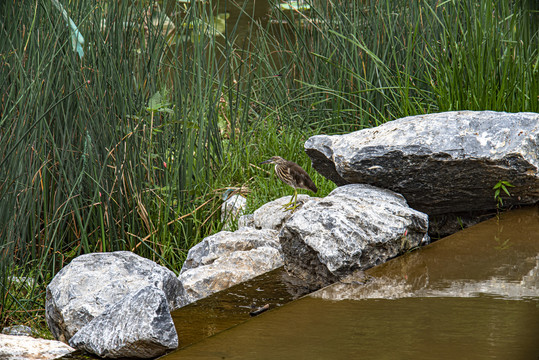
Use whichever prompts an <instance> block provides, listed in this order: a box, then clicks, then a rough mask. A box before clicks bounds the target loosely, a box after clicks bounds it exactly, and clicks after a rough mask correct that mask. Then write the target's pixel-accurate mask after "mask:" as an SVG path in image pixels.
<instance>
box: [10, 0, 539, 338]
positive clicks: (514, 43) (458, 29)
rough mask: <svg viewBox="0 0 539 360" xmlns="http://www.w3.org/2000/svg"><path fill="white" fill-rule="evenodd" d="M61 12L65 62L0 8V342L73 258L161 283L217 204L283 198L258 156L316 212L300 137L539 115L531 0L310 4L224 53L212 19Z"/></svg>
mask: <svg viewBox="0 0 539 360" xmlns="http://www.w3.org/2000/svg"><path fill="white" fill-rule="evenodd" d="M63 3H64V5H65V6H66V9H67V11H68V13H69V16H70V17H71V18H72V19H73V21H74V23H75V24H77V26H78V27H79V29H80V32H81V34H83V35H84V38H85V44H84V46H83V49H84V56H83V57H82V58H81V57H79V55H78V54H77V52H75V51H74V49H73V44H72V32H71V30H70V27H69V26H66V19H65V18H64V17H63V16H62V14H61V12H59V11H58V9H57V8H56V7H55V6H54V5H53V4H52V2H47V1H41V2H35V1H29V0H22V1H18V0H17V1H15V0H7V1H5V2H3V3H2V4H1V5H0V19H1V23H2V28H1V32H0V98H1V102H0V204H1V206H0V310H1V311H0V314H1V315H0V327H2V326H6V325H9V324H11V323H30V324H33V325H38V327H39V325H40V324H41V325H42V324H43V323H42V322H43V318H44V298H45V296H44V291H45V286H46V285H47V283H48V282H49V281H50V280H51V279H52V277H53V276H54V274H55V273H56V272H58V271H59V270H60V269H61V268H62V266H64V265H65V264H67V263H68V262H69V261H70V260H71V259H73V258H74V257H76V256H78V255H80V254H84V253H89V252H95V251H116V250H128V251H133V252H135V253H137V254H140V255H142V256H144V257H148V258H151V259H153V260H155V261H157V262H158V263H160V264H162V265H164V266H167V267H169V268H171V269H173V270H175V271H178V270H179V269H180V268H181V265H182V261H183V259H184V258H185V256H186V254H187V251H188V250H189V248H190V247H191V246H193V245H194V244H196V243H197V242H198V241H200V240H201V239H202V238H203V237H205V236H207V235H209V234H212V233H215V232H217V231H219V230H220V228H221V226H222V224H221V223H220V220H219V218H220V217H219V207H220V204H221V203H222V196H223V194H224V193H225V191H226V190H227V189H228V188H231V187H236V188H242V189H241V191H242V192H243V193H244V194H246V196H247V198H248V204H249V209H250V210H252V209H255V208H257V207H259V206H260V205H261V204H263V203H265V202H267V201H269V200H272V199H274V198H277V197H280V196H283V195H287V194H291V189H290V188H287V187H286V185H283V184H281V183H280V182H279V181H278V180H276V179H275V177H274V176H273V177H271V176H272V175H271V169H270V168H269V167H268V168H265V169H261V168H260V167H258V166H257V164H258V162H260V161H262V160H265V159H267V158H269V157H270V156H272V155H280V156H282V157H284V158H287V159H289V160H294V161H296V162H298V163H299V164H300V165H302V166H303V167H304V168H305V169H307V170H308V172H309V173H310V174H311V175H312V176H313V178H314V181H315V183H316V184H317V185H318V187H319V189H320V191H319V194H318V195H320V196H324V195H325V194H327V193H328V192H329V191H331V189H332V188H333V185H332V183H330V182H328V181H327V180H325V179H324V178H322V177H321V176H320V175H318V174H315V173H314V171H312V170H311V168H310V163H309V160H308V158H307V157H306V156H305V155H304V154H303V151H302V147H303V143H304V141H305V140H306V139H307V138H308V137H309V136H311V135H314V134H317V133H342V132H348V131H353V130H358V129H362V128H365V127H370V126H375V125H377V124H380V123H383V122H385V121H389V120H392V119H396V118H399V117H403V116H407V115H414V114H422V113H429V112H439V111H448V110H460V109H470V110H486V109H489V110H497V111H510V112H518V111H533V112H538V111H539V98H538V96H539V76H538V73H539V56H538V48H539V40H538V36H539V34H538V31H537V28H536V27H534V24H537V23H539V21H538V20H539V19H538V15H537V12H536V10H537V9H535V11H534V9H531V8H530V7H532V6H535V5H533V4H534V2H533V1H529V3H527V2H521V1H493V0H480V1H466V0H464V1H451V0H448V1H434V0H433V1H413V2H409V1H404V0H403V1H389V0H387V1H384V0H372V1H367V2H359V1H340V0H325V1H321V2H317V1H315V2H314V3H312V8H311V9H310V10H308V11H304V12H302V13H300V12H294V11H292V12H290V11H286V12H285V11H280V10H278V8H275V7H274V8H272V9H273V10H271V12H270V14H269V15H268V16H270V18H271V19H273V21H272V23H271V24H270V25H268V26H259V25H258V23H257V22H255V21H253V22H252V23H251V25H252V26H251V30H250V33H249V34H247V35H246V34H239V33H237V27H236V23H234V22H229V24H228V25H227V27H226V29H224V36H221V35H218V34H217V30H216V28H215V27H214V26H213V24H215V23H216V21H215V20H216V19H215V15H214V11H212V9H215V4H211V3H210V4H207V3H206V4H202V3H193V4H190V5H188V6H187V7H186V8H185V9H183V5H180V4H177V3H176V2H171V4H168V5H167V4H165V5H162V8H163V9H166V13H167V14H168V15H169V16H170V17H171V19H172V20H173V21H174V23H175V25H176V28H175V30H174V31H173V32H168V31H167V29H166V28H163V25H164V24H165V22H164V21H162V20H164V17H163V14H164V13H165V11H163V12H157V8H156V7H148V2H147V1H140V2H126V1H110V2H103V1H97V0H80V1H77V2H68V1H63ZM365 3H368V5H365ZM231 4H232V2H230V4H229V5H228V6H232V5H231ZM180 7H182V9H183V10H182V9H180ZM148 9H149V10H148ZM244 16H246V17H248V16H249V14H247V13H246V14H244ZM152 19H153V20H154V21H152ZM156 19H157V20H159V19H160V20H161V21H155V20H156Z"/></svg>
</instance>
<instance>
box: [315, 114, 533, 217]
mask: <svg viewBox="0 0 539 360" xmlns="http://www.w3.org/2000/svg"><path fill="white" fill-rule="evenodd" d="M305 150H306V152H307V154H308V155H309V156H310V157H311V160H312V162H313V167H314V168H315V169H316V170H317V171H318V172H319V173H321V174H322V175H324V176H325V177H327V178H328V179H330V180H332V181H333V182H335V183H336V184H337V185H345V184H352V183H366V184H371V185H374V186H378V187H381V188H385V189H390V190H393V191H395V192H398V193H400V194H402V195H403V196H404V197H405V198H406V200H407V201H408V204H409V205H410V206H411V207H413V208H414V209H417V210H420V211H423V212H425V213H428V214H429V215H434V214H444V213H455V212H461V211H484V210H490V209H495V208H496V202H495V200H494V196H493V195H494V191H493V190H492V187H493V186H494V185H495V184H496V183H497V182H498V181H500V180H505V181H509V182H510V183H512V184H513V185H515V187H514V188H510V192H511V195H512V197H511V198H508V197H504V205H516V204H533V203H535V202H537V201H539V174H538V167H539V114H537V113H515V114H513V113H501V112H492V111H456V112H446V113H439V114H428V115H417V116H410V117H406V118H402V119H398V120H395V121H391V122H388V123H385V124H383V125H380V126H378V127H376V128H371V129H365V130H360V131H356V132H354V133H351V134H346V135H335V136H326V135H319V136H313V137H311V138H310V139H309V140H308V141H307V142H306V143H305ZM502 195H505V194H502Z"/></svg>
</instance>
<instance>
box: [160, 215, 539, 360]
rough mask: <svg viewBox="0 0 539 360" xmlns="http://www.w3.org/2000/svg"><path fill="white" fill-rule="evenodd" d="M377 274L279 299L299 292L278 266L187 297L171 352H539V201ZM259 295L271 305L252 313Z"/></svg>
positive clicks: (313, 355)
mask: <svg viewBox="0 0 539 360" xmlns="http://www.w3.org/2000/svg"><path fill="white" fill-rule="evenodd" d="M366 274H367V278H366V279H365V278H354V277H350V278H347V279H345V280H343V281H342V282H340V283H338V284H334V285H332V286H329V287H327V288H325V289H322V290H320V291H318V292H316V293H314V294H311V295H309V296H306V297H304V298H301V299H299V300H297V301H294V302H290V303H288V304H286V305H284V306H280V305H283V304H284V303H286V302H287V301H289V300H290V299H291V295H288V296H287V295H285V294H286V293H287V287H286V286H285V285H283V282H282V277H283V274H282V272H281V271H277V272H274V273H273V274H272V275H266V276H265V278H264V280H263V282H262V284H261V285H260V286H258V285H256V282H252V283H251V284H250V285H248V286H247V287H244V288H243V290H242V289H241V288H240V287H235V288H233V289H231V290H232V291H231V294H233V295H230V294H229V295H226V294H221V295H219V296H218V297H212V298H210V299H206V300H203V301H200V302H198V303H197V304H196V305H195V304H193V305H191V306H188V307H186V308H184V309H180V310H178V311H177V312H175V313H174V317H175V320H176V324H177V327H178V332H179V336H180V347H183V348H182V349H180V350H178V351H176V352H173V353H171V354H169V355H167V356H165V357H163V358H162V359H166V360H172V359H356V358H361V359H410V358H414V359H539V209H538V208H530V209H524V210H517V211H513V212H509V213H505V214H503V215H502V216H501V217H500V219H499V220H498V219H491V220H489V221H486V222H484V223H481V224H479V225H476V226H474V227H472V228H469V229H466V230H464V231H461V232H459V233H457V234H455V235H452V236H450V237H447V238H445V239H442V240H440V241H437V242H435V243H433V244H431V245H429V246H427V247H424V248H422V249H420V250H418V251H415V252H412V253H409V254H406V255H404V256H401V257H399V258H396V259H393V260H391V261H389V262H387V263H385V264H383V265H380V266H378V267H375V268H372V269H370V270H368V271H366ZM272 289H274V290H275V289H276V290H277V291H276V292H273V290H272ZM253 290H255V291H254V292H253ZM257 293H258V294H259V296H258V297H257V296H256V294H257ZM272 294H273V295H272ZM219 298H221V299H225V300H219ZM233 298H236V299H238V300H239V301H238V302H236V303H235V302H234V301H233ZM253 299H255V300H253ZM251 303H255V305H256V306H260V305H262V304H264V303H270V304H271V307H272V310H270V311H268V312H266V313H263V314H262V315H259V316H258V317H256V318H253V319H249V315H248V312H249V311H250V308H249V305H250V304H251ZM182 312H183V315H180V313H182ZM236 324H239V325H237V326H235V325H236ZM227 328H228V330H225V331H221V330H224V329H227ZM189 334H191V335H189ZM193 334H195V335H193ZM210 335H211V336H210ZM208 336H209V337H208Z"/></svg>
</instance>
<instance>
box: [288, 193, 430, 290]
mask: <svg viewBox="0 0 539 360" xmlns="http://www.w3.org/2000/svg"><path fill="white" fill-rule="evenodd" d="M427 230H428V216H427V215H426V214H423V213H421V212H419V211H416V210H414V209H411V208H410V207H409V206H408V205H407V204H406V200H405V199H404V198H403V197H402V196H401V195H399V194H396V193H394V192H392V191H389V190H384V189H379V188H375V187H373V186H370V185H360V184H353V185H346V186H342V187H338V188H337V189H335V190H333V191H332V192H331V193H330V194H329V195H328V196H327V197H325V198H323V199H315V200H311V201H309V202H307V203H306V204H305V205H303V207H302V208H301V209H299V210H298V211H296V212H295V213H294V214H293V215H292V217H290V219H288V221H287V222H286V223H285V224H284V226H283V228H282V230H281V232H280V234H279V239H280V241H281V247H282V250H283V254H284V258H285V267H286V269H287V271H289V272H290V273H291V274H292V275H294V276H296V277H298V278H300V279H302V280H303V281H305V282H306V283H308V284H310V285H311V290H315V289H318V288H320V287H323V286H326V285H329V284H331V283H333V282H335V281H337V280H339V279H340V278H342V277H343V276H346V275H348V274H350V273H353V272H355V271H357V270H364V269H367V268H370V267H372V266H374V265H378V264H381V263H383V262H385V261H386V260H388V259H390V258H392V257H395V256H397V255H399V254H401V253H403V252H405V251H407V250H409V249H410V248H413V247H415V246H418V245H420V244H422V243H428V241H429V237H428V235H427Z"/></svg>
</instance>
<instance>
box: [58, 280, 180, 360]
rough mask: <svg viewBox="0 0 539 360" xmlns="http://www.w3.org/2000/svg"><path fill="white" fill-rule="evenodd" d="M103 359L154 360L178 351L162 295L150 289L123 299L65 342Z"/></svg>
mask: <svg viewBox="0 0 539 360" xmlns="http://www.w3.org/2000/svg"><path fill="white" fill-rule="evenodd" d="M69 344H70V345H71V346H73V347H74V348H77V349H79V350H85V351H88V352H90V353H92V354H96V355H98V356H100V357H105V358H142V359H147V358H154V357H156V356H160V355H163V354H164V353H165V352H166V351H168V350H173V349H175V348H177V347H178V334H177V333H176V328H175V327H174V322H173V321H172V316H171V315H170V310H169V307H168V301H167V298H166V297H165V293H164V292H163V291H162V290H161V289H158V288H156V287H155V286H153V285H149V286H146V287H144V288H142V289H140V290H139V291H137V292H135V293H132V294H129V295H127V296H125V297H124V298H123V299H122V300H121V301H119V302H117V303H116V304H114V305H113V306H110V307H109V308H108V309H107V310H105V311H104V312H103V313H102V314H101V315H99V316H97V317H95V318H94V319H93V320H92V321H90V322H89V323H88V324H86V325H85V326H84V327H83V328H82V329H80V330H79V331H78V332H77V333H76V334H75V335H74V336H73V337H72V338H71V340H70V341H69Z"/></svg>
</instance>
